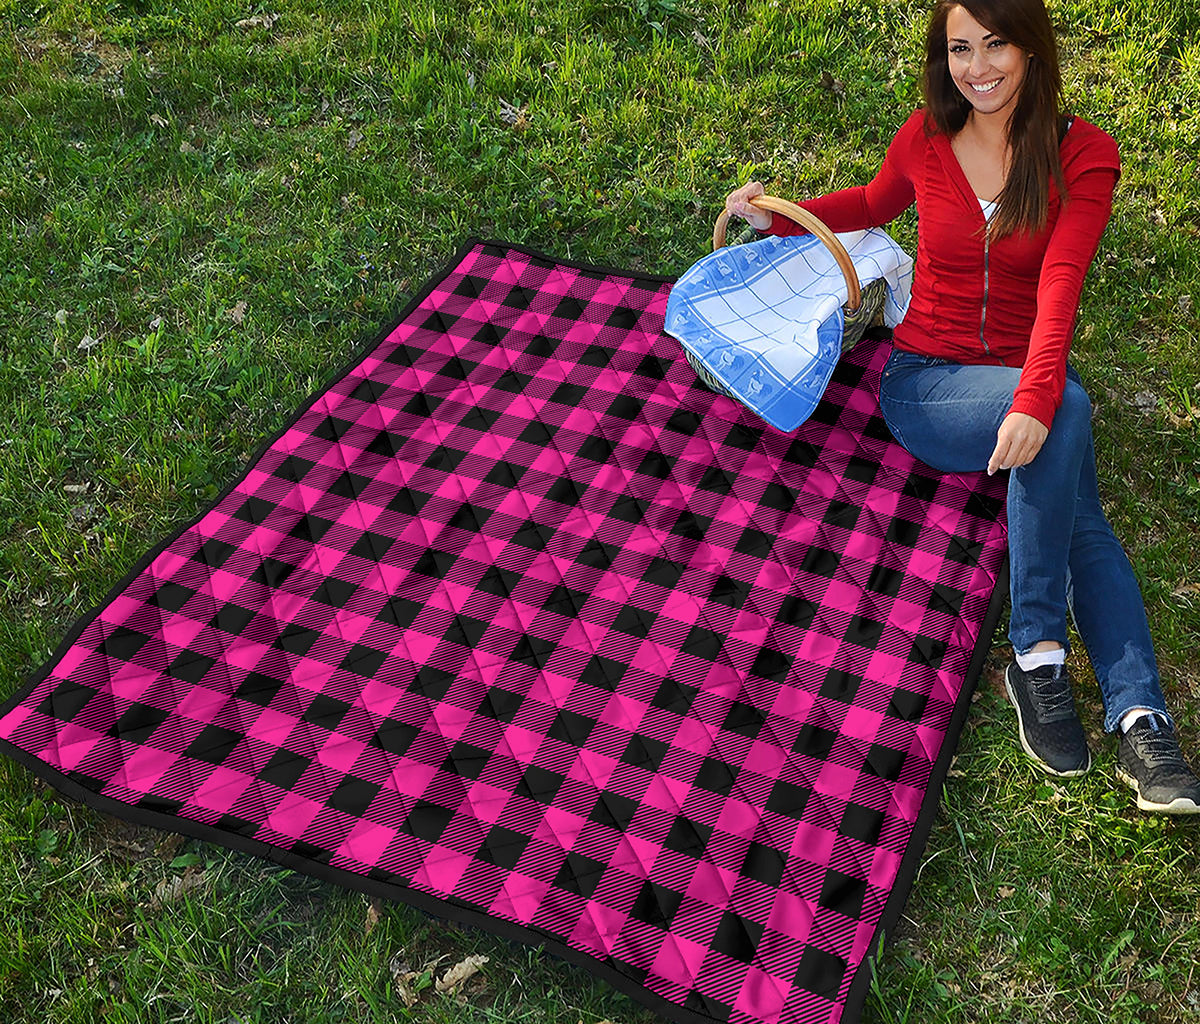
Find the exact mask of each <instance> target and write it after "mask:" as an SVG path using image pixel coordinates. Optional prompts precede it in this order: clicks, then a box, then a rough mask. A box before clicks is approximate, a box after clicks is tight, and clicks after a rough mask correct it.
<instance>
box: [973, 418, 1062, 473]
mask: <svg viewBox="0 0 1200 1024" xmlns="http://www.w3.org/2000/svg"><path fill="white" fill-rule="evenodd" d="M1049 433H1050V429H1049V428H1048V427H1047V426H1046V425H1045V424H1044V423H1043V422H1042V421H1041V420H1039V419H1035V418H1034V417H1033V416H1030V415H1029V414H1028V413H1024V412H1010V413H1009V414H1008V415H1007V416H1005V417H1004V422H1003V423H1001V424H1000V429H999V430H998V431H996V448H995V450H994V451H993V452H992V457H991V458H990V459H988V464H987V471H988V476H991V475H992V474H993V473H995V472H996V470H998V469H1015V468H1016V467H1017V466H1024V465H1027V464H1028V463H1030V462H1032V461H1033V459H1034V456H1036V455H1037V453H1038V452H1040V451H1041V450H1042V445H1043V444H1044V443H1045V441H1046V437H1047V435H1048V434H1049Z"/></svg>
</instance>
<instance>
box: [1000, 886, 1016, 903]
mask: <svg viewBox="0 0 1200 1024" xmlns="http://www.w3.org/2000/svg"><path fill="white" fill-rule="evenodd" d="M1016 892H1017V890H1016V889H1014V888H1013V887H1012V886H1011V885H1002V886H1000V888H999V889H997V890H996V895H997V896H999V897H1000V898H1001V899H1002V900H1006V899H1008V898H1009V897H1010V896H1015V895H1016Z"/></svg>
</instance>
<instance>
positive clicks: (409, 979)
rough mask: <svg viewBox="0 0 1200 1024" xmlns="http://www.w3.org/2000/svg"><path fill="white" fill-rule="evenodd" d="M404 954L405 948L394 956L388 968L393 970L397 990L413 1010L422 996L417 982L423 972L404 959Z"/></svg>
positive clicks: (393, 979) (406, 1004) (405, 1003)
mask: <svg viewBox="0 0 1200 1024" xmlns="http://www.w3.org/2000/svg"><path fill="white" fill-rule="evenodd" d="M403 954H404V950H401V951H400V952H399V953H397V954H396V955H395V956H393V957H392V959H391V961H390V962H389V963H388V970H389V971H390V972H391V975H392V981H393V982H395V984H396V991H397V992H399V993H400V998H401V999H402V1000H403V1001H404V1005H405V1006H407V1007H408V1008H409V1009H410V1010H411V1009H412V1008H413V1007H414V1006H416V1005H417V1003H418V1002H419V1001H420V998H421V997H420V994H419V992H418V990H417V987H416V984H415V982H416V981H417V979H418V978H420V977H421V972H420V971H414V970H413V969H412V967H411V966H410V965H409V963H408V961H407V960H402V959H401V957H402V956H403Z"/></svg>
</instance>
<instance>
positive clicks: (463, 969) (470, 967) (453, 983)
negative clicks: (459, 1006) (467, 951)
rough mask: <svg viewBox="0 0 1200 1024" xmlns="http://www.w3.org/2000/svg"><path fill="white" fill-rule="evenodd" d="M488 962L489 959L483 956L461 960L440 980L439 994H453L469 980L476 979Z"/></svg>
mask: <svg viewBox="0 0 1200 1024" xmlns="http://www.w3.org/2000/svg"><path fill="white" fill-rule="evenodd" d="M487 962H488V958H487V957H486V956H483V955H481V954H475V955H474V956H469V957H467V958H466V959H465V960H460V961H459V962H458V963H456V964H455V965H454V966H453V967H451V968H450V970H448V971H447V972H446V973H445V974H443V975H442V976H441V978H439V979H438V983H437V990H438V991H439V992H453V991H454V990H455V989H456V988H458V986H459V985H461V984H462V983H463V982H464V981H466V980H467V979H468V978H472V977H474V976H475V975H476V974H478V973H479V968H481V967H482V966H483V965H484V964H486V963H487Z"/></svg>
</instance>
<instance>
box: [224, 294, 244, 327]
mask: <svg viewBox="0 0 1200 1024" xmlns="http://www.w3.org/2000/svg"><path fill="white" fill-rule="evenodd" d="M225 313H226V314H227V315H228V317H229V319H230V320H232V321H233V322H234V323H235V324H240V323H242V322H244V321H245V319H246V300H245V299H243V300H241V301H240V302H239V303H238V304H237V305H236V306H234V307H233V308H232V309H227V310H225Z"/></svg>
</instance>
